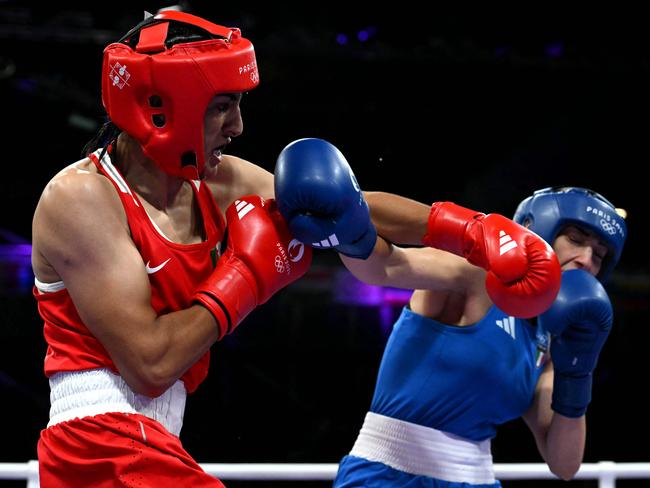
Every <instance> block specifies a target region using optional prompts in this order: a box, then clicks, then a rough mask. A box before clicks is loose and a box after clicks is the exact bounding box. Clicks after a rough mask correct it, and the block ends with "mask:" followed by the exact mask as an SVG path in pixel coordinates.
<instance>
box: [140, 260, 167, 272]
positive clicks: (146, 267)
mask: <svg viewBox="0 0 650 488" xmlns="http://www.w3.org/2000/svg"><path fill="white" fill-rule="evenodd" d="M171 259H172V258H169V259H168V260H167V261H164V262H163V263H162V264H159V265H158V266H156V267H155V268H152V267H151V266H149V262H150V261H147V264H145V265H144V269H145V270H146V271H147V274H154V273H157V272H158V271H160V270H161V269H163V268H164V267H165V265H166V264H167V263H168V262H169V261H171Z"/></svg>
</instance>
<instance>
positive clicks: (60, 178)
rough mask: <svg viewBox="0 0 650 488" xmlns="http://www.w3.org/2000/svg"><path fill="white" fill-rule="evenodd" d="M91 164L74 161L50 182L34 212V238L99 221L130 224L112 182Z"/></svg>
mask: <svg viewBox="0 0 650 488" xmlns="http://www.w3.org/2000/svg"><path fill="white" fill-rule="evenodd" d="M92 168H94V166H93V167H92ZM92 168H91V167H90V166H86V167H84V165H83V164H78V163H75V164H72V165H70V166H68V167H67V168H65V169H64V170H62V171H60V172H59V173H58V174H57V175H56V176H54V177H53V178H52V179H51V180H50V181H49V182H48V184H47V185H46V186H45V189H44V190H43V193H42V195H41V198H40V200H39V202H38V205H37V207H36V211H35V213H34V222H33V225H34V238H35V239H38V238H40V237H42V236H43V235H46V236H48V237H49V236H51V234H52V233H54V232H56V233H57V234H64V233H67V232H70V233H71V234H69V235H73V234H74V232H75V230H76V229H81V230H83V229H84V228H88V227H92V228H95V227H97V226H99V225H103V226H106V227H107V228H113V229H115V228H119V227H122V228H125V229H126V228H128V224H127V221H126V214H125V213H124V209H123V207H122V204H121V202H120V199H119V196H118V195H117V192H116V191H115V189H114V187H113V185H112V184H111V183H110V182H109V181H108V179H107V178H105V177H104V176H103V175H102V174H100V173H98V172H97V171H93V169H92Z"/></svg>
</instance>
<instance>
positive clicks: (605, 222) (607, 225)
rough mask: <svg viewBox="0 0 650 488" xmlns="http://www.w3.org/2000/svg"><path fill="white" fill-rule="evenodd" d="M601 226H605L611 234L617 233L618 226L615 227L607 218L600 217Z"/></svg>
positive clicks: (604, 228)
mask: <svg viewBox="0 0 650 488" xmlns="http://www.w3.org/2000/svg"><path fill="white" fill-rule="evenodd" d="M600 226H601V227H602V228H603V230H604V231H605V232H607V233H608V234H609V235H612V236H613V235H614V234H616V227H614V226H613V225H612V224H610V223H609V222H607V221H606V220H605V219H600Z"/></svg>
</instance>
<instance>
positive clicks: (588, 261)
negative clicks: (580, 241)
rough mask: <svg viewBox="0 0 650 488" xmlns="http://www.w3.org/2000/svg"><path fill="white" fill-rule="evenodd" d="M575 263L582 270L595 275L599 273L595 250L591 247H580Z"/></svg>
mask: <svg viewBox="0 0 650 488" xmlns="http://www.w3.org/2000/svg"><path fill="white" fill-rule="evenodd" d="M573 261H574V262H575V263H576V264H577V265H578V267H579V268H580V269H583V270H585V271H587V272H589V273H591V274H593V275H595V274H596V273H597V272H598V265H597V263H596V261H595V260H594V250H593V248H592V247H591V246H583V247H580V248H579V250H578V252H577V254H576V256H575V258H574V260H573Z"/></svg>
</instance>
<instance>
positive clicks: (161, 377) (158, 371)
mask: <svg viewBox="0 0 650 488" xmlns="http://www.w3.org/2000/svg"><path fill="white" fill-rule="evenodd" d="M123 366H125V365H123ZM119 370H120V374H121V375H122V378H124V381H126V384H127V385H129V387H130V388H131V390H133V391H134V392H135V393H137V394H139V395H144V396H147V397H150V398H156V397H159V396H160V395H162V394H163V393H165V391H167V390H168V389H169V388H170V387H171V386H172V385H173V384H174V383H175V382H176V380H177V379H178V377H177V376H176V375H174V374H173V373H172V372H171V371H168V370H167V369H166V368H165V367H164V365H163V364H162V363H160V362H147V361H138V362H137V363H135V364H134V363H131V364H129V365H128V366H125V367H122V368H119Z"/></svg>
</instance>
